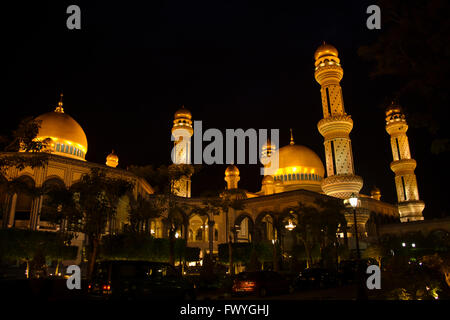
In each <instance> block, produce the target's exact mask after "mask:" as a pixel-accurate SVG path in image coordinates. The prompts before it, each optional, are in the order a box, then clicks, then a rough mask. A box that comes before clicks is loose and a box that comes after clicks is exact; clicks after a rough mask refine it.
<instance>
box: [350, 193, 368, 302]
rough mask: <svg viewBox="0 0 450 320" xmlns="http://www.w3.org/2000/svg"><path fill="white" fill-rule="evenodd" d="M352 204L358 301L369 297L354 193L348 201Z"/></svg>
mask: <svg viewBox="0 0 450 320" xmlns="http://www.w3.org/2000/svg"><path fill="white" fill-rule="evenodd" d="M348 200H349V202H350V205H351V206H352V208H353V223H354V224H355V240H356V254H357V258H358V259H357V263H358V268H357V271H356V272H357V293H356V299H357V300H366V299H367V295H366V291H365V289H364V284H363V282H364V281H363V276H362V267H361V252H360V251H359V239H358V226H357V223H356V207H357V206H358V196H357V195H356V194H354V193H352V195H351V196H350V199H348Z"/></svg>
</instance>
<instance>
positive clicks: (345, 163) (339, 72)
mask: <svg viewBox="0 0 450 320" xmlns="http://www.w3.org/2000/svg"><path fill="white" fill-rule="evenodd" d="M314 58H315V72H314V76H315V78H316V81H317V82H318V83H319V84H320V86H321V88H320V93H321V95H322V107H323V119H322V120H320V121H319V123H318V124H317V128H318V129H319V132H320V134H321V135H322V136H323V137H324V139H325V141H324V146H325V157H326V164H327V178H325V179H324V180H323V182H322V190H323V191H324V192H325V193H326V194H327V195H330V196H334V197H338V198H342V199H347V198H349V197H350V196H351V195H352V193H355V194H358V193H359V191H360V190H361V188H362V186H363V180H362V178H361V177H359V176H357V175H355V169H354V166H353V153H352V144H351V140H350V137H349V134H350V132H351V131H352V128H353V121H352V119H351V117H350V115H348V114H347V113H345V109H344V99H343V97H342V89H341V85H340V81H341V79H342V77H343V74H344V71H343V69H342V67H341V65H340V60H339V58H338V51H337V49H336V48H335V47H333V46H332V45H329V44H326V43H325V42H324V43H323V44H322V45H321V46H320V47H319V48H318V49H317V50H316V52H315V54H314Z"/></svg>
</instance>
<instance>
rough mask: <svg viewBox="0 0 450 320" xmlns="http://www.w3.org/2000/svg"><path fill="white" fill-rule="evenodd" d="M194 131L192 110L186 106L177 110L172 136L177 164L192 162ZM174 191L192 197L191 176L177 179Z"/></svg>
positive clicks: (174, 157) (173, 151)
mask: <svg viewBox="0 0 450 320" xmlns="http://www.w3.org/2000/svg"><path fill="white" fill-rule="evenodd" d="M193 133H194V129H193V128H192V115H191V112H190V111H189V110H188V109H186V108H185V107H184V106H182V107H181V109H179V110H178V111H177V112H175V116H174V120H173V127H172V136H173V140H174V147H173V149H172V162H173V163H174V164H175V165H190V164H191V137H192V135H193ZM173 192H174V193H175V194H176V195H178V196H180V197H187V198H190V197H191V176H190V175H185V176H183V177H181V178H180V179H178V180H177V181H175V183H174V185H173Z"/></svg>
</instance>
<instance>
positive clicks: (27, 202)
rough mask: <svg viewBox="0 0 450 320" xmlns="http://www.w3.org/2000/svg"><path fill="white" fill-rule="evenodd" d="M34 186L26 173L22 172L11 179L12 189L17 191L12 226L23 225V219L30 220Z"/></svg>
mask: <svg viewBox="0 0 450 320" xmlns="http://www.w3.org/2000/svg"><path fill="white" fill-rule="evenodd" d="M34 187H35V181H34V179H33V178H32V177H31V176H30V175H28V174H24V175H22V176H20V177H18V178H16V179H14V180H13V181H12V189H13V190H14V191H15V193H17V198H16V211H15V213H14V226H17V227H23V226H24V225H23V224H24V223H25V221H29V220H30V218H31V210H32V206H33V200H34V196H33V188H34Z"/></svg>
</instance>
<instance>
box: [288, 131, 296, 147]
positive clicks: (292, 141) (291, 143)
mask: <svg viewBox="0 0 450 320" xmlns="http://www.w3.org/2000/svg"><path fill="white" fill-rule="evenodd" d="M290 130H291V142H290V143H289V144H290V145H293V144H295V142H294V135H293V134H292V128H291V129H290Z"/></svg>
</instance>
